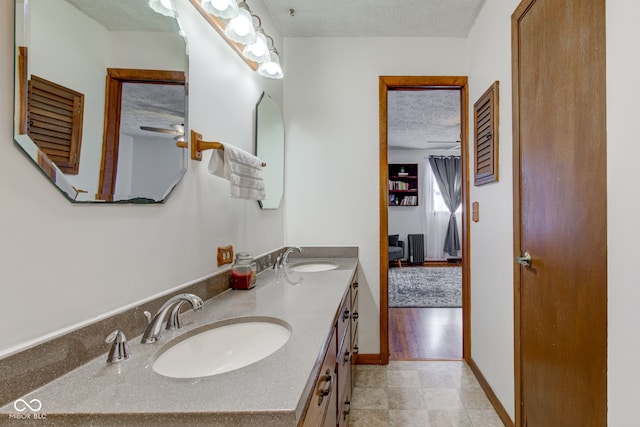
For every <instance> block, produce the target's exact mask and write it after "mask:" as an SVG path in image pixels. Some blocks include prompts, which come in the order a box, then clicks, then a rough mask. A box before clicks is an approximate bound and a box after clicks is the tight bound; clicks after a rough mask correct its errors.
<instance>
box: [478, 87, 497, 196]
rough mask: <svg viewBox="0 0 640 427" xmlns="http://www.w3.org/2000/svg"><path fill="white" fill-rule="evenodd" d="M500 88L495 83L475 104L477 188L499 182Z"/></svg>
mask: <svg viewBox="0 0 640 427" xmlns="http://www.w3.org/2000/svg"><path fill="white" fill-rule="evenodd" d="M498 87H499V82H497V81H496V82H494V83H493V84H492V85H491V87H490V88H489V89H487V91H486V92H485V93H484V94H483V95H482V96H481V97H480V99H478V101H476V103H475V104H473V110H474V132H475V146H474V151H475V162H474V168H475V181H474V184H475V185H476V186H477V185H482V184H488V183H490V182H496V181H498Z"/></svg>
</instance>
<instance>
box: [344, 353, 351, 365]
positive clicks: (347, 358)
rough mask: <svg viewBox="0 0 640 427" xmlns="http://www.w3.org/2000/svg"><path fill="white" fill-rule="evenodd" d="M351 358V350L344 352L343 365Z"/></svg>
mask: <svg viewBox="0 0 640 427" xmlns="http://www.w3.org/2000/svg"><path fill="white" fill-rule="evenodd" d="M349 360H351V355H350V354H349V352H348V351H347V352H346V353H345V354H344V359H343V362H344V363H343V365H344V364H345V363H347V362H348V361H349Z"/></svg>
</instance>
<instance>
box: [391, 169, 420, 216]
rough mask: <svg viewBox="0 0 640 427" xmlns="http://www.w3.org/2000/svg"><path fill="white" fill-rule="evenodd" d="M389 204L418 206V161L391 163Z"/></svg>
mask: <svg viewBox="0 0 640 427" xmlns="http://www.w3.org/2000/svg"><path fill="white" fill-rule="evenodd" d="M389 206H418V164H417V163H389Z"/></svg>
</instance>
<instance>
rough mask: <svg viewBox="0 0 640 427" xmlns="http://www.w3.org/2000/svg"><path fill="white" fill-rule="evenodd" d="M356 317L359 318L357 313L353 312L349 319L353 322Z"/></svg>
mask: <svg viewBox="0 0 640 427" xmlns="http://www.w3.org/2000/svg"><path fill="white" fill-rule="evenodd" d="M358 317H360V315H359V314H358V312H357V311H354V312H353V314H352V315H351V318H352V319H353V320H358Z"/></svg>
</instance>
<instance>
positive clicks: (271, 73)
mask: <svg viewBox="0 0 640 427" xmlns="http://www.w3.org/2000/svg"><path fill="white" fill-rule="evenodd" d="M267 37H268V38H269V40H271V49H269V56H270V59H269V60H268V61H267V62H263V63H261V64H260V65H258V73H259V74H260V75H261V76H264V77H269V78H270V79H281V78H282V77H283V73H282V67H281V66H280V56H279V55H278V51H277V50H276V46H275V44H274V43H273V39H272V38H271V37H270V36H267Z"/></svg>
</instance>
